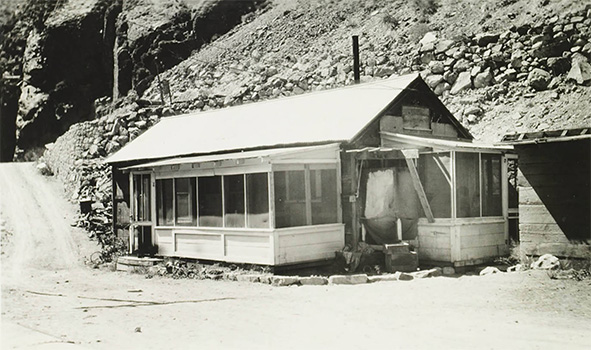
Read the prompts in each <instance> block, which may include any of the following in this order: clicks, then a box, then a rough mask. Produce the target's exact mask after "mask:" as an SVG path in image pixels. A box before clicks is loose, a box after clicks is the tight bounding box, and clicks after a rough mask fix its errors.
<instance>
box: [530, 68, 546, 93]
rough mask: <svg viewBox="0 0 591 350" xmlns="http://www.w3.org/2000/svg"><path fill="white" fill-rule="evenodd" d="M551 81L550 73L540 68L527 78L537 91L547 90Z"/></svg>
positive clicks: (535, 69)
mask: <svg viewBox="0 0 591 350" xmlns="http://www.w3.org/2000/svg"><path fill="white" fill-rule="evenodd" d="M551 79H552V75H550V73H548V72H546V71H545V70H543V69H540V68H534V69H533V70H532V71H531V72H529V74H528V76H527V83H528V85H529V86H531V87H532V88H534V89H535V90H538V91H542V90H546V88H547V87H548V84H549V83H550V80H551Z"/></svg>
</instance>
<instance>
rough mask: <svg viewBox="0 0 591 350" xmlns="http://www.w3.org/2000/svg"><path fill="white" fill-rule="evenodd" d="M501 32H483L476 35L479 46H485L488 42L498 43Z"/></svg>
mask: <svg viewBox="0 0 591 350" xmlns="http://www.w3.org/2000/svg"><path fill="white" fill-rule="evenodd" d="M499 36H500V35H499V34H492V33H481V34H477V35H476V37H475V40H476V43H477V44H478V46H481V47H485V46H486V45H488V44H491V43H496V42H497V41H498V40H499Z"/></svg>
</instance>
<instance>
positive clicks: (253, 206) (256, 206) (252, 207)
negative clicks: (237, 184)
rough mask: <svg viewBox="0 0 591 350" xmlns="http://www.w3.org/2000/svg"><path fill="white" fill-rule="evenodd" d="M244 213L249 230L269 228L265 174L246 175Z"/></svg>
mask: <svg viewBox="0 0 591 350" xmlns="http://www.w3.org/2000/svg"><path fill="white" fill-rule="evenodd" d="M246 203H247V204H246V213H247V223H248V224H247V226H248V227H250V228H268V227H269V181H268V177H267V173H257V174H246Z"/></svg>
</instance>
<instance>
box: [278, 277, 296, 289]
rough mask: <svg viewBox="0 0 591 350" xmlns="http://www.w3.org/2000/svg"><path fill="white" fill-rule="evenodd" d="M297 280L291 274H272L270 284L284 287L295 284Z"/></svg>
mask: <svg viewBox="0 0 591 350" xmlns="http://www.w3.org/2000/svg"><path fill="white" fill-rule="evenodd" d="M298 282H299V278H298V277H293V276H273V279H272V281H271V285H273V286H276V287H285V286H291V285H294V284H297V283H298Z"/></svg>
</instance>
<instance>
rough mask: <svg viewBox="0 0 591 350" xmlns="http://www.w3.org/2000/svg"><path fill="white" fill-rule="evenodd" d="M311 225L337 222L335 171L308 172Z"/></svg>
mask: <svg viewBox="0 0 591 350" xmlns="http://www.w3.org/2000/svg"><path fill="white" fill-rule="evenodd" d="M310 193H311V196H312V225H320V224H333V223H336V222H337V219H338V216H337V171H336V170H335V169H323V170H310Z"/></svg>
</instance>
